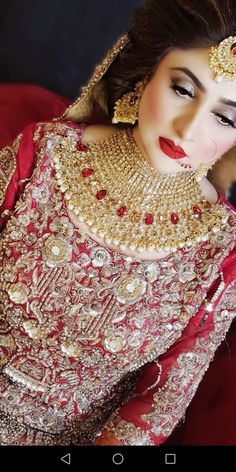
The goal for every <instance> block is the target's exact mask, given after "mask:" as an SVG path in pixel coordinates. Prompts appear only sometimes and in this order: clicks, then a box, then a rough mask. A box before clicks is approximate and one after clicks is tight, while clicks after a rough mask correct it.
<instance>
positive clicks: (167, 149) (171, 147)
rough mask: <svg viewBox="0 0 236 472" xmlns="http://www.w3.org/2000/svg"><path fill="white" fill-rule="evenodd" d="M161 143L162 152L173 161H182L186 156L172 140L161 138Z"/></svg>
mask: <svg viewBox="0 0 236 472" xmlns="http://www.w3.org/2000/svg"><path fill="white" fill-rule="evenodd" d="M159 143H160V147H161V150H162V151H163V152H164V153H165V154H166V155H167V156H168V157H171V159H182V158H183V157H185V156H186V154H185V152H184V150H183V149H182V148H181V147H179V146H175V143H174V142H173V141H171V140H170V139H166V138H161V137H160V138H159Z"/></svg>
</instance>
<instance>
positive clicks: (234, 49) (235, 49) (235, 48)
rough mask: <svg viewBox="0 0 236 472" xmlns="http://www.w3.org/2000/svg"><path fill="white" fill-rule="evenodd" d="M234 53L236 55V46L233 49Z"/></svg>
mask: <svg viewBox="0 0 236 472" xmlns="http://www.w3.org/2000/svg"><path fill="white" fill-rule="evenodd" d="M232 53H233V55H234V56H236V47H234V48H233V49H232Z"/></svg>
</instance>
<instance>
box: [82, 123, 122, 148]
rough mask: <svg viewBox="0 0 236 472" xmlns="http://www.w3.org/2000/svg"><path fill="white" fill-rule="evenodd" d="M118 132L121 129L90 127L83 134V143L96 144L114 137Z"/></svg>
mask: <svg viewBox="0 0 236 472" xmlns="http://www.w3.org/2000/svg"><path fill="white" fill-rule="evenodd" d="M118 131H119V129H118V128H116V127H115V126H113V125H88V126H86V128H85V130H84V132H83V135H82V137H81V142H82V143H83V144H89V143H95V142H97V141H101V140H103V139H106V138H108V137H109V136H112V134H114V133H117V132H118Z"/></svg>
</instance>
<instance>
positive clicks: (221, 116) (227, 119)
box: [215, 113, 235, 128]
mask: <svg viewBox="0 0 236 472" xmlns="http://www.w3.org/2000/svg"><path fill="white" fill-rule="evenodd" d="M215 116H218V117H219V118H223V120H226V122H227V123H229V125H230V126H232V128H235V125H234V122H233V121H231V120H229V118H226V116H223V115H220V114H219V113H215ZM217 123H219V125H222V126H225V125H224V124H223V123H220V121H218V120H217Z"/></svg>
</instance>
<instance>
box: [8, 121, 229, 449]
mask: <svg viewBox="0 0 236 472" xmlns="http://www.w3.org/2000/svg"><path fill="white" fill-rule="evenodd" d="M81 132H82V131H81V128H80V127H78V126H77V127H75V125H70V124H60V123H54V124H50V123H47V124H45V125H44V127H41V129H40V133H41V134H43V137H42V139H41V141H40V146H38V155H37V157H38V161H37V165H36V167H35V169H34V173H33V176H32V179H31V182H30V183H28V184H27V185H26V187H25V190H24V193H23V195H22V196H21V198H20V199H19V200H18V202H17V204H16V207H15V211H14V212H13V215H12V217H11V218H10V219H9V221H8V223H7V226H6V228H5V230H4V231H3V234H2V238H1V240H0V245H1V252H0V263H1V264H2V267H3V270H2V271H1V274H0V300H1V301H0V314H1V319H4V323H5V324H3V325H1V326H0V327H1V329H2V331H1V334H2V335H3V337H1V338H0V358H1V362H2V363H1V369H2V374H0V404H1V408H2V409H3V411H2V413H0V423H1V421H2V422H3V424H4V425H5V424H6V421H9V418H10V419H11V424H12V425H13V426H12V428H10V427H9V437H7V433H6V432H4V440H3V442H4V443H6V444H14V443H17V438H20V435H22V434H23V433H24V434H25V435H26V437H27V438H26V439H25V440H26V441H27V444H31V443H32V444H36V443H37V444H47V443H48V444H60V443H63V441H64V444H69V443H70V441H72V439H71V437H72V436H71V435H72V431H74V433H73V434H74V435H75V436H74V439H73V441H74V443H75V444H77V442H78V441H79V440H78V434H77V433H78V431H79V428H80V424H81V423H83V422H84V421H88V425H89V424H90V423H89V422H91V425H92V428H93V430H94V431H95V433H96V428H98V427H100V426H98V425H99V424H101V423H102V417H104V418H105V416H106V414H105V410H104V411H103V413H102V414H101V413H100V416H99V414H97V417H96V418H97V419H96V421H97V426H96V425H95V424H94V422H93V421H92V418H93V415H95V413H94V412H95V410H96V408H97V409H98V410H99V408H102V405H104V401H105V399H109V398H111V399H113V400H114V403H112V404H111V407H110V410H109V412H110V413H109V414H111V413H112V411H114V409H115V408H116V407H117V405H118V404H119V403H117V404H116V403H115V402H116V394H115V393H116V392H117V391H118V387H117V386H118V385H121V384H122V382H123V379H124V376H126V375H127V373H129V375H131V374H132V373H135V371H137V369H139V367H141V366H143V365H144V364H146V363H147V362H149V361H152V360H153V359H156V357H157V356H159V355H160V354H162V353H164V352H166V351H167V350H168V348H169V347H170V346H171V345H173V344H174V343H175V341H177V340H178V339H180V337H181V334H182V331H183V329H184V328H185V327H186V326H187V325H188V323H189V321H190V320H191V318H192V317H193V316H194V315H195V313H196V312H197V310H198V308H199V307H200V305H201V304H202V302H203V300H204V298H205V295H206V292H207V290H208V288H209V287H210V286H211V284H212V282H213V281H214V279H215V278H216V276H217V273H218V270H219V267H220V264H221V262H222V261H223V260H224V258H225V257H226V256H227V254H228V253H229V252H230V250H231V249H233V247H234V244H235V241H234V238H235V217H234V216H233V215H230V217H229V219H228V222H227V223H226V225H225V229H224V231H223V232H222V233H221V234H218V233H217V234H213V235H212V237H211V240H210V241H205V242H201V243H199V246H198V247H196V248H187V249H186V250H182V251H179V252H178V253H175V254H172V255H171V256H170V257H168V258H167V259H165V260H163V261H159V262H151V263H150V262H147V261H142V260H141V259H131V258H129V257H126V256H123V255H121V254H119V253H118V252H115V251H112V250H110V249H108V248H105V247H103V246H101V245H98V244H97V243H96V242H95V241H93V240H92V239H91V238H89V237H88V236H87V235H86V234H82V232H80V231H79V229H77V228H76V227H75V226H74V224H73V223H72V221H71V220H70V218H69V215H68V212H67V209H66V205H65V202H64V201H63V195H62V194H61V192H60V191H59V189H58V188H57V186H56V183H55V179H54V168H53V166H52V164H51V159H52V157H53V153H54V150H55V147H56V144H57V143H58V141H59V140H60V139H68V138H69V139H73V140H74V141H75V143H78V142H79V141H80V137H81ZM5 336H8V338H7V337H5ZM2 359H3V360H2ZM124 392H125V388H124V390H122V394H121V396H120V401H121V398H122V396H123V395H124ZM98 410H97V411H98ZM107 411H108V410H107ZM94 417H95V416H94ZM6 418H8V419H6ZM98 418H100V419H98ZM39 419H40V422H41V423H40V429H41V432H37V434H36V433H35V436H34V434H33V431H34V429H35V428H36V429H37V428H39V424H38V422H39ZM16 424H17V425H18V426H17V425H16ZM23 425H24V426H23ZM14 428H15V429H14ZM81 428H82V426H81ZM82 429H83V428H82ZM13 430H14V431H16V430H17V431H18V432H19V435H18V436H17V434H16V433H14V432H13ZM88 430H89V426H88ZM5 431H6V430H5ZM63 434H65V436H63ZM40 435H41V436H40ZM53 435H54V439H53ZM58 435H59V436H58ZM67 435H68V436H67ZM141 435H142V441H147V442H148V437H147V433H146V432H142V433H141ZM0 437H1V433H0ZM36 437H37V439H36ZM59 437H60V438H61V440H59ZM63 438H64V439H63ZM136 439H137V441H138V438H136ZM60 441H61V442H60ZM73 441H72V442H73ZM81 441H82V439H81Z"/></svg>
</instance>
